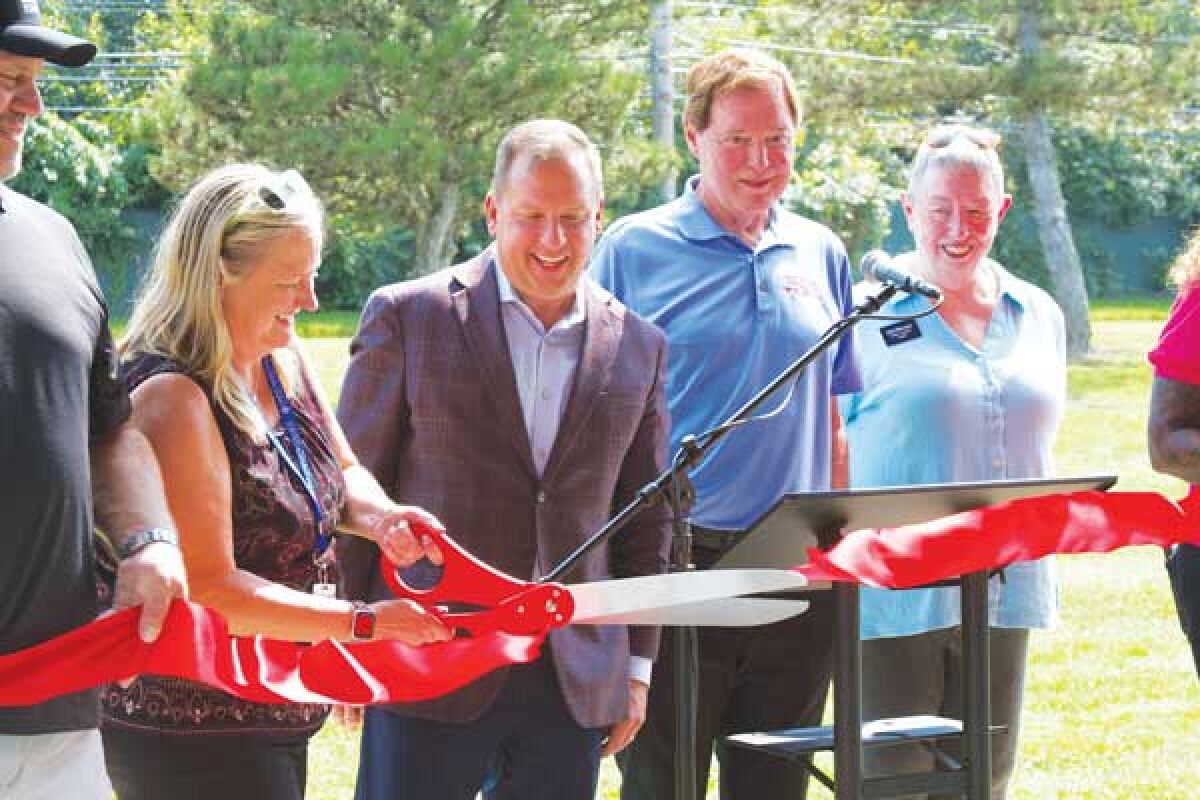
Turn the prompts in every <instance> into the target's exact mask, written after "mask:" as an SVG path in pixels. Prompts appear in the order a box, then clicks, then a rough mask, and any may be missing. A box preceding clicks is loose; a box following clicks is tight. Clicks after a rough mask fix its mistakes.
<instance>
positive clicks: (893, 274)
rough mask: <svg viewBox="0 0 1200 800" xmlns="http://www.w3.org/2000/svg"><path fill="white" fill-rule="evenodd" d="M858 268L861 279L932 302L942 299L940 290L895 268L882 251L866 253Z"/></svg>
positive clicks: (889, 257) (890, 258) (894, 264)
mask: <svg viewBox="0 0 1200 800" xmlns="http://www.w3.org/2000/svg"><path fill="white" fill-rule="evenodd" d="M858 268H859V269H860V270H862V274H863V277H865V278H868V279H870V280H873V281H876V282H877V283H886V284H888V285H889V286H894V287H896V288H897V289H899V290H900V291H902V292H908V293H909V294H919V295H921V296H922V297H928V298H929V299H930V300H933V301H934V302H937V301H938V300H941V299H942V290H941V289H939V288H938V287H936V286H934V285H933V284H932V283H928V282H926V281H923V280H921V279H920V278H918V277H917V276H916V275H913V274H911V273H909V272H906V271H905V270H903V269H901V268H900V267H897V266H896V262H894V261H892V257H891V256H889V255H888V254H887V253H885V252H884V251H882V250H871V251H870V252H868V253H867V254H866V255H865V256H863V257H862V261H860V262H859V264H858Z"/></svg>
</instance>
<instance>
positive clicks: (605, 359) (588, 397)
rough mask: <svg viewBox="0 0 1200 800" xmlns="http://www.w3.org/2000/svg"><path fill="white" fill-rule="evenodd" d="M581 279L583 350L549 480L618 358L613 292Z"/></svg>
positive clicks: (545, 473)
mask: <svg viewBox="0 0 1200 800" xmlns="http://www.w3.org/2000/svg"><path fill="white" fill-rule="evenodd" d="M580 280H582V281H583V282H584V284H583V289H584V291H583V296H584V303H585V304H586V308H587V319H586V321H585V322H584V334H583V352H582V353H581V354H580V357H579V367H578V368H577V370H576V372H575V382H574V386H572V388H571V396H570V398H569V399H568V400H567V408H566V410H565V411H564V412H563V418H562V421H561V422H560V423H559V425H558V435H557V436H555V437H554V447H553V448H551V450H550V457H549V458H548V459H547V461H546V468H545V470H544V471H543V473H542V474H543V476H544V477H545V478H546V479H549V478H550V477H551V476H552V475H553V474H554V471H555V470H556V469H558V468H559V467H560V465H561V464H563V463H564V462H565V461H566V459H567V458H568V457H569V456H570V453H571V449H572V448H573V447H574V446H575V444H576V442H578V441H579V439H580V437H581V436H582V434H583V432H584V430H585V428H586V426H587V421H588V417H589V416H591V413H592V409H593V408H594V407H595V405H596V403H597V401H599V400H600V399H601V398H602V397H603V395H604V393H605V391H606V390H607V388H608V384H609V381H610V379H611V375H612V368H613V364H614V362H615V361H616V358H617V341H618V340H619V338H620V328H619V325H620V320H619V319H618V318H617V315H616V314H614V313H613V312H612V310H611V309H610V308H609V307H608V301H609V299H610V295H609V294H608V293H607V292H605V291H603V290H601V289H600V288H599V287H597V286H596V285H594V284H592V283H591V281H590V280H589V279H588V278H587V277H586V276H584V277H583V278H581V279H580Z"/></svg>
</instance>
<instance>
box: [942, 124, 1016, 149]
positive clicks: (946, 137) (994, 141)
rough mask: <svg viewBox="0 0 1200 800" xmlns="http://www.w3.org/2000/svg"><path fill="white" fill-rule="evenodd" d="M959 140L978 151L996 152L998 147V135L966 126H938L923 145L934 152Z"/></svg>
mask: <svg viewBox="0 0 1200 800" xmlns="http://www.w3.org/2000/svg"><path fill="white" fill-rule="evenodd" d="M959 138H963V139H966V140H967V141H968V142H970V143H971V144H973V145H975V146H976V147H978V148H979V149H980V150H996V149H997V148H999V147H1000V136H999V134H995V133H992V132H991V131H985V130H980V129H979V128H972V127H969V126H967V125H939V126H938V127H936V128H934V129H933V130H932V131H930V132H929V135H928V136H926V137H925V145H926V146H928V147H931V148H933V149H935V150H936V149H940V148H942V147H949V146H950V145H952V144H953V143H954V141H955V140H956V139H959Z"/></svg>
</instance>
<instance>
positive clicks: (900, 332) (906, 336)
mask: <svg viewBox="0 0 1200 800" xmlns="http://www.w3.org/2000/svg"><path fill="white" fill-rule="evenodd" d="M879 335H880V336H882V337H883V343H884V344H886V345H887V346H888V347H895V346H896V345H898V344H904V343H905V342H911V341H912V340H914V339H920V338H921V329H920V327H918V326H917V321H916V320H915V319H906V320H904V321H902V322H893V323H892V324H891V325H884V326H883V327H882V328H880V329H879Z"/></svg>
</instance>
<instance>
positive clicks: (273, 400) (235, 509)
mask: <svg viewBox="0 0 1200 800" xmlns="http://www.w3.org/2000/svg"><path fill="white" fill-rule="evenodd" d="M321 245H322V214H321V208H320V204H319V202H318V201H317V199H316V197H315V196H314V195H313V193H312V191H311V190H310V189H309V188H308V186H307V184H306V183H305V182H304V180H303V178H302V177H301V176H300V175H299V173H297V172H295V171H288V172H285V173H282V174H278V173H274V172H271V171H269V170H267V169H265V168H262V167H258V166H250V165H235V166H229V167H224V168H221V169H218V170H216V171H214V172H212V173H211V174H209V175H207V176H205V177H203V178H201V179H200V180H199V182H197V183H196V184H195V186H193V187H192V188H191V190H190V191H189V192H188V193H187V195H186V196H185V197H184V198H183V200H182V202H181V204H180V206H179V208H178V210H177V211H176V212H175V214H174V217H173V218H172V219H171V221H170V223H169V225H168V226H167V229H166V230H165V232H164V233H163V236H162V239H161V241H160V242H159V246H158V250H157V253H156V258H155V262H154V265H153V268H152V270H151V272H150V275H149V276H148V279H147V282H146V285H145V288H144V290H143V292H142V294H141V297H140V299H139V300H138V302H137V305H136V307H135V309H134V312H133V316H132V318H131V320H130V323H129V328H128V331H127V333H126V336H125V338H124V340H123V341H122V342H121V345H120V356H121V360H122V367H121V368H122V376H123V378H124V380H125V382H126V384H127V386H128V387H129V389H130V391H131V394H132V398H133V406H134V412H133V419H134V422H135V424H136V425H137V426H138V428H140V429H141V430H142V432H143V433H144V434H145V435H146V437H147V438H148V439H149V441H150V443H151V445H152V447H153V448H154V452H155V454H156V455H157V457H158V460H159V463H160V464H161V466H162V472H163V478H164V483H165V486H166V494H167V500H168V503H169V505H170V509H171V513H172V516H173V517H174V518H175V519H176V520H177V522H178V528H179V540H180V547H181V549H182V551H183V556H184V561H185V564H186V566H187V571H188V576H189V580H190V582H191V587H192V597H193V598H194V599H195V600H197V601H198V602H200V603H203V604H205V605H207V606H210V607H212V608H214V609H216V610H217V611H219V612H221V613H222V614H223V615H224V616H225V617H226V619H228V621H229V625H230V629H231V630H232V631H233V632H234V633H239V634H252V633H261V634H265V635H267V636H270V637H274V638H279V639H288V640H295V641H317V640H321V639H343V640H351V639H369V638H374V637H390V638H396V639H399V640H401V641H404V642H407V643H410V644H422V643H427V642H435V641H440V640H444V639H447V638H449V636H450V635H451V633H450V631H448V630H447V629H446V628H445V627H444V626H442V624H441V623H440V622H439V621H438V620H437V619H436V618H435V617H434V616H432V615H430V614H428V613H426V612H425V611H424V610H423V609H421V608H420V607H419V606H417V605H415V604H413V603H411V602H409V601H406V600H390V601H381V602H377V603H373V604H371V605H366V604H363V603H351V602H348V601H346V600H340V599H338V598H337V597H336V590H335V588H334V586H335V584H334V581H335V578H334V575H333V569H334V564H333V563H332V561H331V555H332V551H331V550H330V549H329V548H328V545H329V539H330V537H331V535H332V534H333V532H334V531H335V530H338V531H344V532H346V533H350V534H356V535H358V536H363V537H366V538H368V539H371V540H373V541H375V542H377V543H378V544H379V545H380V546H381V547H382V548H383V550H384V551H385V552H386V553H388V555H389V556H390V557H391V558H392V559H393V560H395V561H396V562H397V563H400V564H408V563H412V562H413V561H415V560H417V559H419V558H421V557H423V556H426V555H427V556H429V557H430V558H431V559H433V560H435V561H436V560H440V553H438V552H437V550H436V546H434V545H433V544H432V543H430V541H429V539H428V537H427V536H425V535H423V534H422V533H421V532H422V530H424V529H428V528H435V529H440V523H438V521H437V520H436V519H435V518H433V517H432V516H431V515H429V514H427V513H425V512H424V511H421V510H420V509H417V508H411V507H404V506H398V505H395V504H394V503H392V502H391V500H390V499H389V498H388V497H387V495H386V494H385V493H384V492H383V490H382V489H380V487H379V485H378V484H377V483H376V482H375V480H374V479H373V478H372V477H371V475H370V474H369V473H368V472H367V471H366V470H364V469H363V468H362V467H361V466H359V464H358V462H357V460H356V459H355V457H354V454H353V453H352V452H351V450H350V447H349V446H348V445H347V443H346V440H345V437H344V436H343V434H342V432H341V430H340V428H339V427H338V425H337V423H336V421H335V419H334V417H333V415H332V414H331V413H330V410H329V407H328V405H327V403H326V401H325V399H324V397H323V396H322V394H321V391H320V389H319V388H318V386H317V383H316V381H315V380H314V377H313V374H312V371H311V369H310V367H309V365H308V364H307V362H306V360H305V357H304V354H303V352H302V351H301V349H300V347H299V345H298V342H297V340H296V334H295V327H294V325H295V317H296V314H297V313H299V312H301V311H315V310H316V308H317V298H316V296H315V294H314V290H313V282H314V279H315V277H316V272H317V267H318V264H319V259H320V252H321ZM103 712H104V739H105V755H106V760H107V764H108V769H109V772H110V775H111V777H112V780H113V784H114V786H115V787H116V789H117V792H118V795H119V796H120V797H121V798H122V800H139V798H164V797H170V798H171V799H172V800H185V798H193V797H194V798H205V799H206V800H207V799H208V798H213V797H254V798H256V799H257V800H297V799H298V798H302V797H303V796H304V784H305V757H306V749H307V743H308V739H309V737H310V736H311V735H312V734H313V733H315V732H316V731H317V729H318V728H320V726H321V724H322V723H323V722H324V720H325V717H326V715H327V713H328V708H327V707H325V706H317V705H304V704H295V705H282V704H281V705H266V704H260V703H251V702H247V701H244V700H240V699H238V698H235V697H232V696H230V695H227V694H224V693H222V692H219V691H216V690H214V689H210V688H207V687H205V686H203V685H199V684H195V683H190V682H188V681H183V680H178V679H168V678H159V677H153V676H144V677H141V678H139V679H137V680H136V681H134V682H133V683H132V685H130V686H129V687H127V688H121V687H117V686H113V687H110V688H109V689H108V690H107V691H106V693H105V696H104V703H103ZM217 765H219V767H217Z"/></svg>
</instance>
